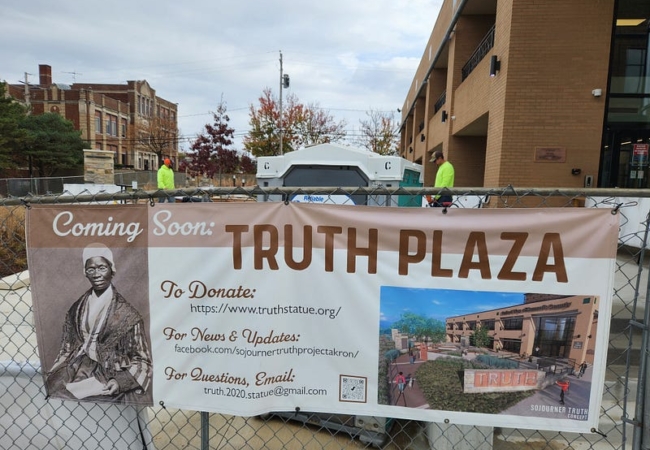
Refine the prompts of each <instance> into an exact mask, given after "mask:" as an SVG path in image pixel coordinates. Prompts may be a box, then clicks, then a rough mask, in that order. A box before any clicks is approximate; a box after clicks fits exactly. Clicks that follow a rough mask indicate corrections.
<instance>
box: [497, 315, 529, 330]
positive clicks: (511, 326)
mask: <svg viewBox="0 0 650 450" xmlns="http://www.w3.org/2000/svg"><path fill="white" fill-rule="evenodd" d="M501 321H502V322H503V329H504V330H521V329H522V328H523V326H524V318H523V317H513V318H512V319H501Z"/></svg>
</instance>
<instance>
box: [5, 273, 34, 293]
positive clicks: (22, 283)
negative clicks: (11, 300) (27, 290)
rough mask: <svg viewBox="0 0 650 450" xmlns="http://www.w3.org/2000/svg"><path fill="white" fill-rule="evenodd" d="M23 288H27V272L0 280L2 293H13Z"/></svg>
mask: <svg viewBox="0 0 650 450" xmlns="http://www.w3.org/2000/svg"><path fill="white" fill-rule="evenodd" d="M24 287H29V270H25V271H23V272H18V273H15V274H13V275H9V276H8V277H4V278H0V290H2V291H13V290H16V289H20V288H24Z"/></svg>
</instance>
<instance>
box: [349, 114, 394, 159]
mask: <svg viewBox="0 0 650 450" xmlns="http://www.w3.org/2000/svg"><path fill="white" fill-rule="evenodd" d="M366 115H367V116H368V119H367V120H359V123H360V124H361V129H360V131H361V136H360V137H359V138H358V139H357V144H358V145H359V146H361V147H363V148H366V149H368V150H370V151H371V152H375V153H379V154H380V155H391V156H392V155H396V154H397V149H398V131H399V130H398V125H397V123H396V121H395V116H394V115H393V113H389V112H382V111H377V110H370V111H367V112H366Z"/></svg>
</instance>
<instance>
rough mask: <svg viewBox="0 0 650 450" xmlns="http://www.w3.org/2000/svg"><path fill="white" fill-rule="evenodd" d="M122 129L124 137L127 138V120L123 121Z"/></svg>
mask: <svg viewBox="0 0 650 450" xmlns="http://www.w3.org/2000/svg"><path fill="white" fill-rule="evenodd" d="M121 127H122V130H121V134H122V137H123V138H125V137H126V119H122V125H121Z"/></svg>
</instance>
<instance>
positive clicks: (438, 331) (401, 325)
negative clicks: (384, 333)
mask: <svg viewBox="0 0 650 450" xmlns="http://www.w3.org/2000/svg"><path fill="white" fill-rule="evenodd" d="M393 327H394V328H397V329H398V330H399V331H400V332H402V333H406V334H408V335H409V336H413V337H415V338H417V339H420V340H424V342H425V343H427V342H428V341H429V340H431V341H432V342H442V341H444V340H445V334H446V333H445V324H444V322H442V321H440V320H437V319H434V318H432V317H426V316H423V315H420V314H415V313H411V312H408V313H403V314H402V315H401V316H400V319H399V320H398V321H397V322H395V323H394V324H393Z"/></svg>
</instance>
